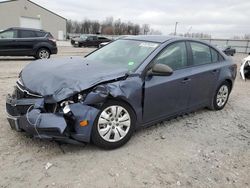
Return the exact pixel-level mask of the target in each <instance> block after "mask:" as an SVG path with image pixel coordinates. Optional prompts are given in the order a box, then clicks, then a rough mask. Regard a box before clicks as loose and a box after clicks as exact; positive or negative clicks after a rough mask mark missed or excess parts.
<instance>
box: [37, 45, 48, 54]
mask: <svg viewBox="0 0 250 188" xmlns="http://www.w3.org/2000/svg"><path fill="white" fill-rule="evenodd" d="M40 49H46V50H48V51H49V53H50V54H51V51H50V49H49V48H48V47H43V46H42V47H39V48H38V49H37V51H36V53H38V51H39V50H40Z"/></svg>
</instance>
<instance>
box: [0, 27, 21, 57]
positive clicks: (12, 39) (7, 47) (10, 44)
mask: <svg viewBox="0 0 250 188" xmlns="http://www.w3.org/2000/svg"><path fill="white" fill-rule="evenodd" d="M16 41H17V30H15V29H9V30H6V31H2V32H0V55H1V56H11V55H15V53H16V51H17V48H18V45H17V43H16Z"/></svg>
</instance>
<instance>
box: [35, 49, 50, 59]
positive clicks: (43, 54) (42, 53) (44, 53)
mask: <svg viewBox="0 0 250 188" xmlns="http://www.w3.org/2000/svg"><path fill="white" fill-rule="evenodd" d="M50 54H51V53H50V51H49V50H48V49H47V48H39V49H38V50H37V52H36V56H35V57H36V59H49V58H50Z"/></svg>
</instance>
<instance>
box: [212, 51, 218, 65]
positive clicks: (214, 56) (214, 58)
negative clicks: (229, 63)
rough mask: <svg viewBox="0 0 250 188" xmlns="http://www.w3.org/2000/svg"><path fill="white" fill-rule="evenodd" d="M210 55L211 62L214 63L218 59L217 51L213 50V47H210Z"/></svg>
mask: <svg viewBox="0 0 250 188" xmlns="http://www.w3.org/2000/svg"><path fill="white" fill-rule="evenodd" d="M211 55H212V62H213V63H216V62H218V61H219V55H218V52H217V51H215V50H214V49H213V48H211Z"/></svg>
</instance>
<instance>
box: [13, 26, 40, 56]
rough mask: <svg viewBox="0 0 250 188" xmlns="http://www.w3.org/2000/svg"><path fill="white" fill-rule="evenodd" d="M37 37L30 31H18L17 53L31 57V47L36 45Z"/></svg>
mask: <svg viewBox="0 0 250 188" xmlns="http://www.w3.org/2000/svg"><path fill="white" fill-rule="evenodd" d="M36 40H37V35H36V32H35V31H32V30H19V31H18V40H17V43H18V45H19V53H20V54H21V55H32V52H33V47H34V45H35V43H36Z"/></svg>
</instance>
